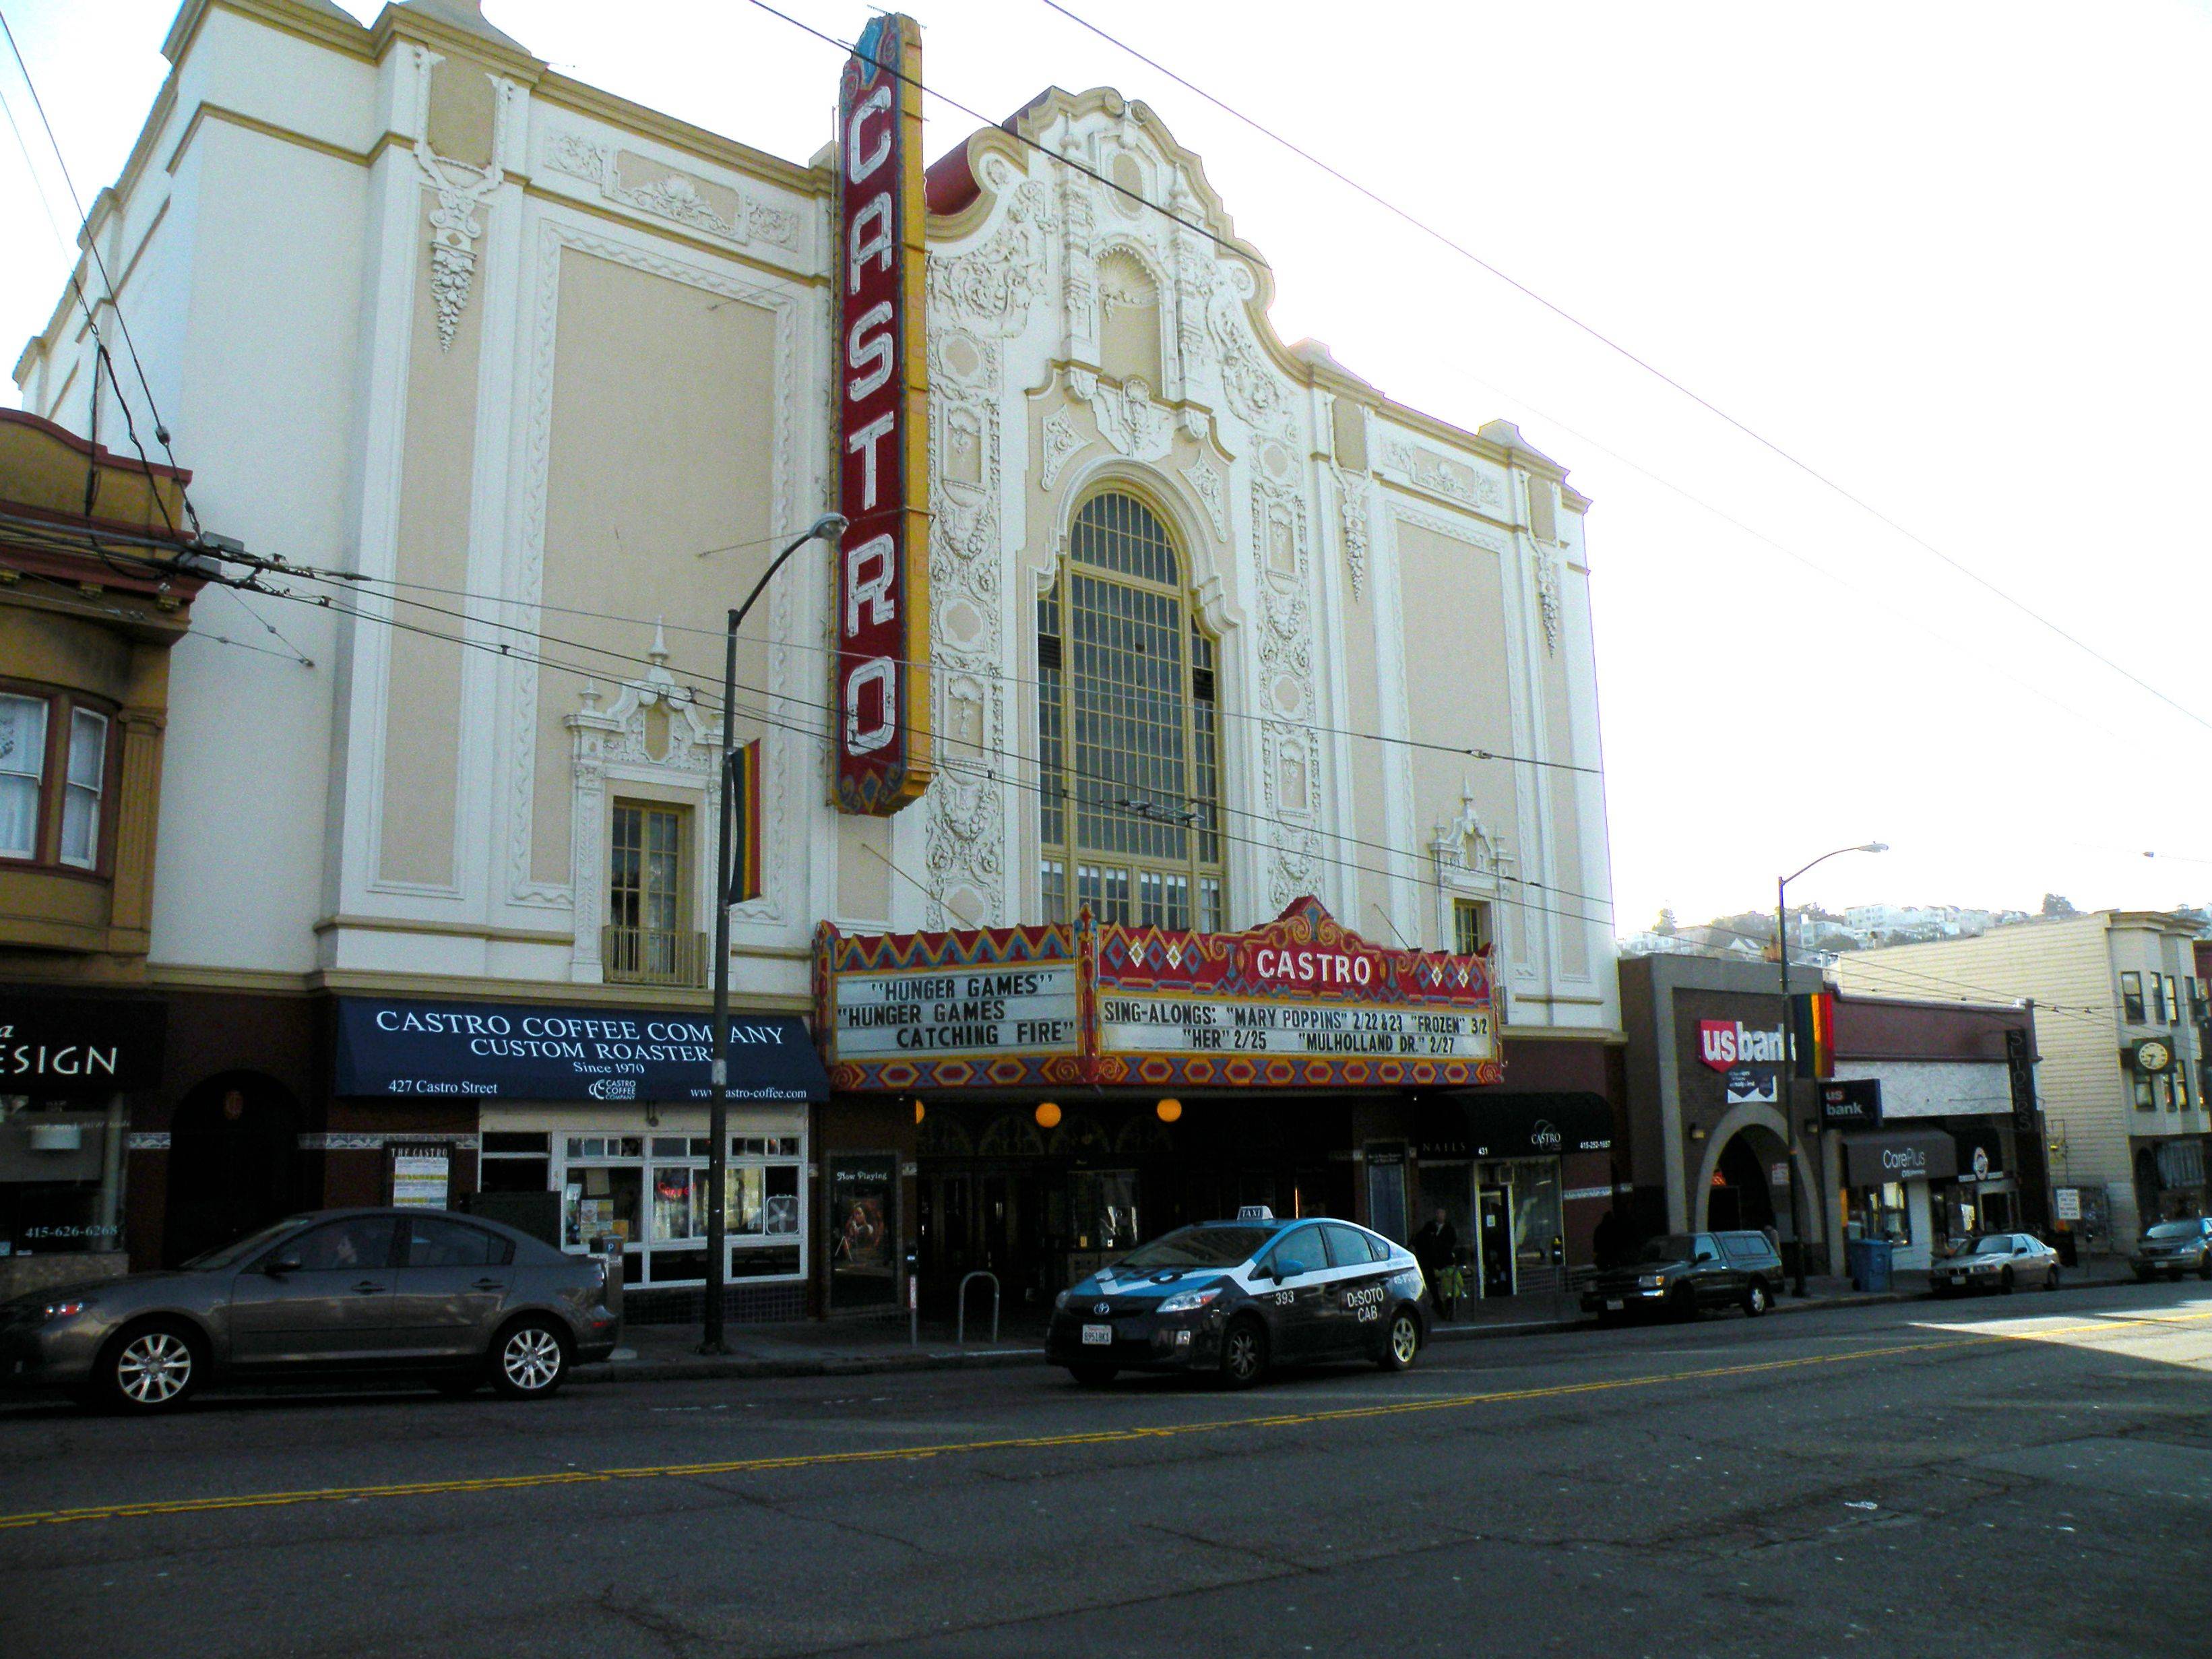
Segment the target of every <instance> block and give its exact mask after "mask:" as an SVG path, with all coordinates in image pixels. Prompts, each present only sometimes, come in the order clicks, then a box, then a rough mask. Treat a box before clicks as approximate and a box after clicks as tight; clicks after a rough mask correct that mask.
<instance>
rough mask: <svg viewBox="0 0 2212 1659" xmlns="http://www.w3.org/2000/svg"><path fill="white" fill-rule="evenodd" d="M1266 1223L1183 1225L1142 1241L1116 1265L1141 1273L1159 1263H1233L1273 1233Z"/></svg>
mask: <svg viewBox="0 0 2212 1659" xmlns="http://www.w3.org/2000/svg"><path fill="white" fill-rule="evenodd" d="M1272 1237H1274V1234H1273V1231H1271V1230H1270V1229H1268V1228H1265V1227H1182V1228H1179V1229H1177V1230H1176V1231H1174V1232H1171V1233H1167V1234H1164V1235H1163V1236H1162V1237H1158V1238H1156V1239H1154V1240H1153V1241H1152V1243H1149V1244H1139V1246H1138V1247H1137V1248H1136V1249H1133V1250H1132V1251H1130V1252H1129V1254H1128V1255H1125V1256H1123V1257H1122V1258H1121V1260H1120V1261H1117V1262H1115V1264H1114V1265H1115V1267H1116V1268H1121V1267H1127V1268H1130V1269H1132V1270H1133V1271H1135V1272H1138V1273H1149V1272H1150V1271H1152V1269H1153V1268H1155V1267H1235V1266H1236V1265H1237V1263H1238V1262H1240V1261H1249V1260H1251V1258H1252V1255H1253V1254H1254V1253H1255V1251H1257V1250H1258V1249H1259V1248H1260V1247H1261V1245H1262V1244H1265V1243H1267V1241H1268V1240H1269V1239H1270V1238H1272Z"/></svg>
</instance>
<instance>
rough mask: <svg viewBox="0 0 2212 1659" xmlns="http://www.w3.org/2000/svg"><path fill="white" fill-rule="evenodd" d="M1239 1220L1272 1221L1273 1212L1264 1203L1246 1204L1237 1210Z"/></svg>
mask: <svg viewBox="0 0 2212 1659" xmlns="http://www.w3.org/2000/svg"><path fill="white" fill-rule="evenodd" d="M1274 1218H1275V1212H1273V1210H1271V1209H1269V1208H1268V1207H1267V1206H1266V1205H1264V1204H1247V1205H1244V1206H1242V1207H1241V1208H1239V1209H1238V1210H1237V1219H1238V1220H1239V1221H1273V1219H1274Z"/></svg>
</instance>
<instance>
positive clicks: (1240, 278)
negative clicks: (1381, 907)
mask: <svg viewBox="0 0 2212 1659" xmlns="http://www.w3.org/2000/svg"><path fill="white" fill-rule="evenodd" d="M1229 271H1230V281H1229V285H1228V288H1227V289H1225V291H1223V292H1222V293H1220V294H1219V295H1217V296H1216V298H1215V300H1214V303H1213V308H1212V324H1213V327H1212V337H1213V343H1214V347H1215V349H1217V350H1218V352H1219V354H1220V359H1221V392H1222V395H1223V396H1224V397H1225V398H1227V399H1228V401H1229V406H1230V408H1231V409H1232V410H1235V411H1236V412H1237V414H1239V415H1241V416H1243V417H1244V419H1245V420H1247V421H1249V422H1250V423H1251V424H1252V425H1253V426H1255V427H1257V428H1261V429H1262V430H1265V431H1270V432H1277V433H1285V432H1288V431H1289V429H1290V426H1291V398H1290V393H1289V392H1288V391H1286V390H1285V386H1284V384H1283V380H1282V377H1281V376H1280V375H1279V374H1276V372H1275V370H1274V368H1273V365H1271V364H1270V363H1269V362H1267V358H1266V356H1264V355H1263V354H1262V353H1261V350H1260V348H1259V345H1258V344H1257V343H1255V341H1254V339H1253V337H1252V333H1251V327H1250V324H1249V320H1248V319H1246V317H1245V315H1244V299H1243V296H1245V295H1249V294H1250V293H1251V291H1252V273H1251V272H1249V270H1245V269H1244V268H1243V266H1242V265H1236V264H1232V265H1231V266H1230V267H1229ZM1291 897H1292V898H1295V897H1297V894H1295V893H1293V894H1292V895H1291ZM1284 902H1285V903H1288V902H1290V901H1289V900H1288V899H1285V901H1284Z"/></svg>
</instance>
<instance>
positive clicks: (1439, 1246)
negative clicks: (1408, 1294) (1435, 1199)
mask: <svg viewBox="0 0 2212 1659" xmlns="http://www.w3.org/2000/svg"><path fill="white" fill-rule="evenodd" d="M1413 1260H1414V1261H1418V1262H1419V1263H1420V1264H1421V1276H1422V1277H1423V1278H1425V1279H1427V1280H1428V1281H1429V1301H1430V1303H1431V1304H1432V1305H1433V1306H1434V1307H1435V1309H1436V1310H1437V1317H1438V1318H1440V1319H1449V1318H1450V1317H1451V1316H1452V1309H1453V1307H1454V1306H1455V1304H1457V1302H1458V1300H1459V1285H1458V1279H1459V1267H1458V1261H1459V1232H1458V1230H1457V1229H1455V1227H1454V1226H1453V1225H1451V1221H1450V1218H1449V1217H1447V1216H1446V1215H1445V1214H1444V1212H1443V1206H1442V1205H1438V1206H1437V1209H1436V1211H1435V1212H1433V1213H1432V1214H1431V1216H1430V1217H1429V1218H1428V1220H1427V1221H1425V1223H1423V1224H1422V1226H1421V1230H1420V1231H1419V1232H1417V1233H1415V1234H1414V1235H1413Z"/></svg>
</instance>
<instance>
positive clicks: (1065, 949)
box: [815, 898, 1504, 1089]
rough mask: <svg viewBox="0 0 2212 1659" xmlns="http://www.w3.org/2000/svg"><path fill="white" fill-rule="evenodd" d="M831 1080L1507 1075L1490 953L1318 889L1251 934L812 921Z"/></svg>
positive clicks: (1155, 1081) (1341, 1083)
mask: <svg viewBox="0 0 2212 1659" xmlns="http://www.w3.org/2000/svg"><path fill="white" fill-rule="evenodd" d="M815 993H816V998H817V1010H816V1022H815V1030H816V1032H817V1036H818V1037H819V1038H820V1039H821V1040H822V1041H823V1057H824V1059H825V1060H827V1061H828V1063H829V1076H830V1085H831V1086H832V1087H833V1088H836V1089H956V1088H1019V1087H1023V1086H1025V1085H1044V1084H1059V1085H1066V1084H1098V1085H1140V1086H1148V1087H1158V1086H1165V1085H1181V1086H1186V1087H1193V1088H1204V1087H1226V1088H1250V1087H1258V1086H1265V1087H1276V1088H1329V1087H1352V1088H1358V1087H1375V1088H1403V1087H1463V1086H1466V1085H1473V1084H1488V1083H1497V1082H1499V1081H1501V1080H1502V1079H1503V1075H1504V1066H1503V1063H1502V1062H1501V1060H1499V1058H1498V1032H1497V1027H1496V1024H1495V1019H1496V1016H1495V1012H1494V1008H1493V1000H1492V981H1491V974H1490V962H1489V958H1488V957H1455V956H1449V955H1447V954H1445V953H1443V952H1442V951H1394V950H1388V949H1384V948H1383V947H1380V946H1377V945H1372V944H1370V943H1369V942H1368V941H1367V940H1365V939H1361V938H1360V937H1359V936H1358V934H1356V933H1352V932H1351V931H1350V930H1348V929H1346V927H1342V926H1341V925H1340V923H1339V922H1338V921H1336V919H1335V918H1334V917H1333V916H1331V915H1329V914H1328V911H1327V910H1326V909H1324V908H1322V905H1321V903H1320V902H1319V901H1318V900H1316V899H1310V898H1308V899H1300V900H1299V901H1297V902H1296V903H1294V904H1292V905H1291V908H1289V909H1287V910H1285V912H1284V913H1283V914H1282V915H1281V916H1280V917H1279V918H1278V919H1277V920H1275V921H1272V922H1269V923H1267V925H1266V926H1265V927H1255V928H1254V929H1252V930H1251V931H1250V932H1249V933H1180V932H1171V931H1169V930H1166V929H1163V928H1158V927H1124V926H1121V925H1118V924H1115V923H1105V924H1098V925H1094V924H1093V923H1091V921H1089V920H1088V919H1085V921H1080V922H1077V923H1074V924H1072V925H1063V926H1055V927H1010V928H985V929H981V930H978V931H975V932H973V933H891V934H878V935H873V936H870V937H865V938H855V939H847V938H844V937H843V936H842V935H840V934H839V933H837V932H836V929H834V928H832V927H828V926H827V925H825V926H824V927H823V928H822V929H821V931H820V932H819V933H818V934H817V952H816V962H815Z"/></svg>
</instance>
